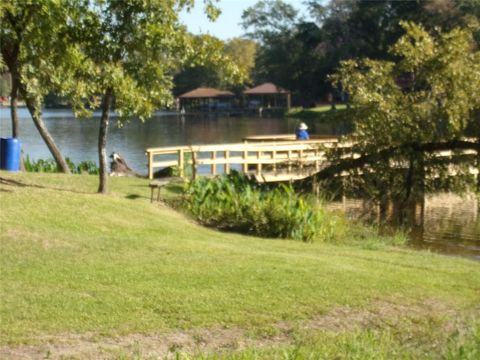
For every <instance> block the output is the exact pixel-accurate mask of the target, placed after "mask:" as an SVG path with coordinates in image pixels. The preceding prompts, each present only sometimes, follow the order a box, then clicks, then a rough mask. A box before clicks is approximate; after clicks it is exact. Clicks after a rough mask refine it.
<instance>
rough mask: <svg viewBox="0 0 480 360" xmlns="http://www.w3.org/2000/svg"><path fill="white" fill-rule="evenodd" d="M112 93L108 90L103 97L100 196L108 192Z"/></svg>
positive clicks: (100, 132) (100, 137)
mask: <svg viewBox="0 0 480 360" xmlns="http://www.w3.org/2000/svg"><path fill="white" fill-rule="evenodd" d="M112 93H113V92H112V89H108V90H107V91H106V92H105V94H104V95H103V102H102V117H101V118H100V130H99V133H98V162H99V167H100V184H99V185H98V192H99V193H100V194H106V193H107V192H108V187H107V185H108V184H107V183H108V170H107V135H108V125H109V116H110V108H111V103H112Z"/></svg>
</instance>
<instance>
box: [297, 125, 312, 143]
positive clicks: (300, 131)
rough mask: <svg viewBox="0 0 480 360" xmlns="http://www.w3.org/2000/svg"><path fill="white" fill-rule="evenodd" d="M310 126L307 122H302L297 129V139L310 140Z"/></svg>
mask: <svg viewBox="0 0 480 360" xmlns="http://www.w3.org/2000/svg"><path fill="white" fill-rule="evenodd" d="M307 130H308V126H307V124H305V123H303V122H302V123H300V125H299V126H298V128H297V130H296V131H295V136H296V137H297V140H308V139H310V136H309V135H308V132H307Z"/></svg>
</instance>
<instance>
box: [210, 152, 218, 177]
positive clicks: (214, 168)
mask: <svg viewBox="0 0 480 360" xmlns="http://www.w3.org/2000/svg"><path fill="white" fill-rule="evenodd" d="M211 158H212V165H211V168H210V169H211V172H212V175H217V162H216V160H217V152H216V151H215V150H214V151H212V156H211Z"/></svg>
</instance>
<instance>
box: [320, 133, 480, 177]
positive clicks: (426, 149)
mask: <svg viewBox="0 0 480 360" xmlns="http://www.w3.org/2000/svg"><path fill="white" fill-rule="evenodd" d="M406 150H410V151H414V152H417V153H432V152H435V151H445V150H476V151H477V153H479V154H480V138H479V139H476V141H475V140H472V141H470V140H469V141H466V140H451V141H447V142H435V143H423V144H419V143H406V144H402V145H396V146H391V147H388V148H386V149H382V150H380V151H378V152H375V153H371V154H365V155H362V156H360V157H359V158H356V159H342V160H339V161H338V162H336V163H334V164H332V165H330V166H328V167H326V168H325V169H323V170H320V171H319V172H318V173H316V174H315V177H316V179H317V180H325V179H328V178H330V177H333V176H335V175H338V174H340V173H342V172H344V171H349V170H353V169H356V168H361V167H363V166H365V165H368V164H372V163H374V162H377V161H380V160H385V159H389V158H390V157H391V156H393V155H394V154H395V153H396V152H397V151H406Z"/></svg>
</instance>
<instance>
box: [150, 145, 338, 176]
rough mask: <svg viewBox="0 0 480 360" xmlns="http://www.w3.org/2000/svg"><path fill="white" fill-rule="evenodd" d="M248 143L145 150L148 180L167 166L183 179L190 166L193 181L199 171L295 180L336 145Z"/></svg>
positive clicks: (316, 167)
mask: <svg viewBox="0 0 480 360" xmlns="http://www.w3.org/2000/svg"><path fill="white" fill-rule="evenodd" d="M250 141H251V140H250ZM250 141H247V142H244V143H234V144H215V145H192V146H173V147H159V148H148V149H146V150H145V154H146V155H147V158H148V177H149V179H152V178H153V177H154V173H155V171H156V170H157V169H163V168H168V167H176V168H177V171H178V175H179V176H181V177H185V175H186V174H185V169H186V168H188V167H190V168H191V176H192V178H195V177H196V176H197V175H198V173H199V169H201V170H202V175H217V174H218V173H226V174H228V173H230V171H231V170H232V169H235V170H237V171H240V172H243V173H248V174H250V175H254V176H255V177H256V178H257V180H259V181H288V180H296V179H300V178H304V177H307V176H309V175H311V174H312V173H313V172H315V171H319V170H320V168H321V166H322V164H323V163H325V161H326V160H327V159H326V157H325V151H324V148H325V147H332V146H336V145H337V143H338V139H336V138H328V139H316V140H305V141H296V140H289V139H285V140H284V139H282V140H280V141H271V140H270V141H266V140H265V141H264V139H262V140H261V141H253V142H250Z"/></svg>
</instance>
